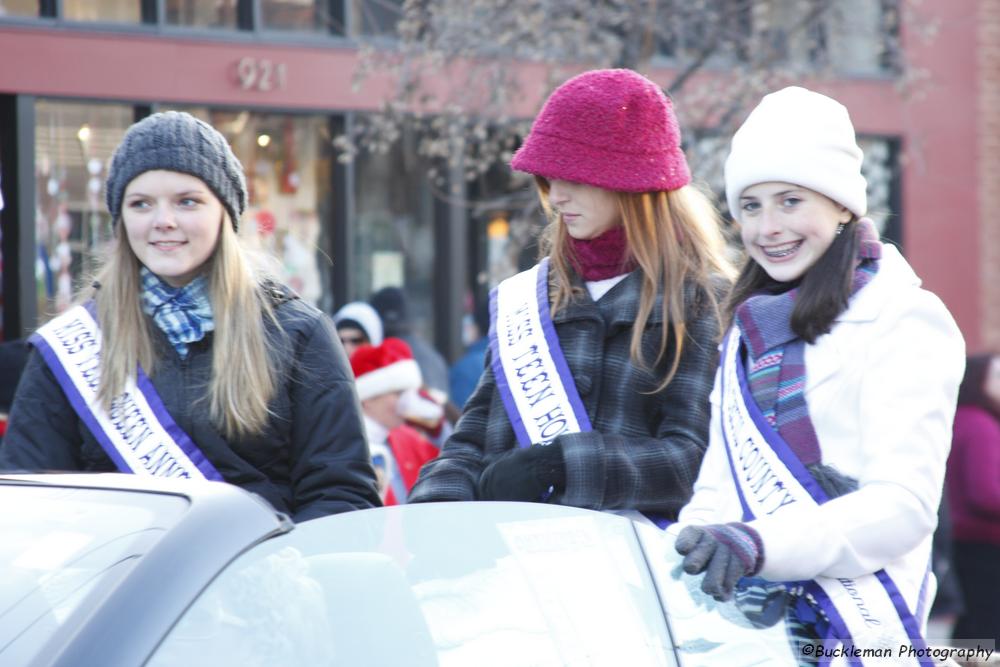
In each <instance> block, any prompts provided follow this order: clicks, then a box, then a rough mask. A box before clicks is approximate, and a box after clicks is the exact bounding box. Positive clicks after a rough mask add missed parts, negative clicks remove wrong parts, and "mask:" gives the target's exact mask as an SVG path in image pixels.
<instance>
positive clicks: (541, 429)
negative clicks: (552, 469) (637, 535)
mask: <svg viewBox="0 0 1000 667" xmlns="http://www.w3.org/2000/svg"><path fill="white" fill-rule="evenodd" d="M548 275H549V258H548V257H546V258H544V259H543V260H542V261H541V262H539V263H538V264H536V265H535V266H533V267H532V268H530V269H528V270H527V271H522V272H521V273H519V274H517V275H516V276H512V277H510V278H508V279H506V280H504V281H503V282H501V283H500V284H499V285H497V287H496V288H495V289H494V290H493V291H492V292H491V293H490V351H491V356H492V364H493V376H494V378H495V379H496V383H497V389H498V390H499V391H500V398H501V399H502V400H503V404H504V408H506V411H507V416H508V417H509V418H510V423H511V426H512V427H513V428H514V434H515V436H516V437H517V444H518V446H520V447H531V446H532V445H533V444H537V445H548V444H549V443H551V442H552V441H553V440H555V439H556V437H557V436H560V435H562V434H563V433H586V432H587V431H590V430H591V428H592V426H591V424H590V418H589V417H588V416H587V411H586V409H585V408H584V407H583V401H582V400H581V399H580V394H579V392H577V390H576V383H575V382H574V381H573V374H572V373H571V372H570V369H569V365H568V364H567V363H566V358H565V357H564V356H563V353H562V348H561V347H560V346H559V337H558V335H557V334H556V328H555V325H554V324H553V323H552V315H551V313H550V308H549V281H548ZM611 512H612V513H613V514H619V515H622V516H625V517H627V518H629V519H632V520H634V521H641V522H643V523H652V524H653V525H655V526H657V527H659V528H665V527H666V525H667V523H668V522H667V521H666V520H665V519H663V518H662V517H658V516H656V515H652V514H649V515H647V514H644V513H642V512H638V511H636V510H612V511H611Z"/></svg>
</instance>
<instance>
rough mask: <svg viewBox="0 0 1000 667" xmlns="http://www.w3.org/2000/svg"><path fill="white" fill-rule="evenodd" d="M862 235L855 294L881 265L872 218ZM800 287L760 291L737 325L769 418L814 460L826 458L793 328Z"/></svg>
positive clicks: (757, 396) (861, 224) (803, 456)
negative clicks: (807, 395)
mask: <svg viewBox="0 0 1000 667" xmlns="http://www.w3.org/2000/svg"><path fill="white" fill-rule="evenodd" d="M856 233H857V234H858V235H859V236H860V239H861V243H860V244H859V246H858V258H859V259H860V260H861V262H860V263H859V264H858V268H857V269H856V270H855V271H854V280H853V284H852V287H851V294H852V295H853V294H857V293H858V291H859V290H860V289H861V288H863V287H864V286H865V285H867V284H868V283H869V282H870V281H871V279H872V277H873V276H874V275H875V273H876V272H877V271H878V259H879V258H880V257H881V256H882V244H881V243H879V240H878V232H877V231H876V230H875V225H874V224H873V223H872V221H871V220H869V219H868V218H862V219H861V220H859V221H858V223H857V232H856ZM797 293H798V288H795V289H791V290H789V291H787V292H785V293H783V294H758V295H755V296H752V297H750V298H749V299H747V300H746V301H744V302H743V303H742V304H740V305H739V307H737V309H736V318H735V319H736V325H737V326H738V327H739V328H740V332H741V333H742V334H743V336H742V338H743V341H744V343H745V344H746V347H747V350H748V352H749V355H748V358H747V361H746V364H747V377H748V380H749V382H750V392H751V393H752V394H753V397H754V400H755V401H756V402H757V405H758V406H759V407H760V409H761V411H762V412H763V413H764V417H765V418H766V419H767V421H768V422H769V423H770V424H771V425H772V426H774V427H775V428H777V430H778V433H779V434H780V435H781V437H782V438H783V439H784V440H785V442H787V443H788V445H789V446H790V447H791V448H792V450H793V451H794V452H795V453H796V455H798V457H799V459H800V460H801V461H802V463H803V464H805V465H807V466H809V465H812V464H818V463H820V462H821V461H822V451H821V450H820V446H819V439H818V438H817V437H816V429H815V428H814V427H813V424H812V420H811V419H810V418H809V406H808V405H807V404H806V399H805V387H806V366H805V347H806V346H805V341H803V340H802V339H801V338H799V337H798V336H797V335H796V334H795V332H793V331H792V328H791V319H792V310H793V309H794V308H795V298H796V295H797Z"/></svg>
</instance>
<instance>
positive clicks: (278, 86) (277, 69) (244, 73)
mask: <svg viewBox="0 0 1000 667" xmlns="http://www.w3.org/2000/svg"><path fill="white" fill-rule="evenodd" d="M236 81H237V82H238V83H239V86H240V88H241V89H243V90H255V91H257V92H261V93H267V92H270V91H272V90H284V89H285V84H286V83H287V81H288V68H287V67H286V66H285V63H276V62H274V61H273V60H268V59H267V58H254V57H253V56H246V57H244V58H240V60H239V61H238V62H237V63H236Z"/></svg>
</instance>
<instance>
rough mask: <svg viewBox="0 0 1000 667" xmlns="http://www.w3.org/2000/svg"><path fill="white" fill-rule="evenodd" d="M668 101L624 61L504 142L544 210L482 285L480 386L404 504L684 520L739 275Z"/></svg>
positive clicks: (559, 98)
mask: <svg viewBox="0 0 1000 667" xmlns="http://www.w3.org/2000/svg"><path fill="white" fill-rule="evenodd" d="M680 144H681V135H680V129H679V128H678V125H677V119H676V117H675V115H674V112H673V109H672V106H671V102H670V100H669V99H668V98H667V97H666V96H665V95H664V93H663V91H662V90H661V89H660V88H659V87H658V86H657V85H656V84H654V83H653V82H652V81H650V80H649V79H646V78H645V77H643V76H640V75H639V74H636V73H635V72H632V71H629V70H622V69H615V70H596V71H590V72H585V73H583V74H581V75H579V76H576V77H574V78H572V79H570V80H569V81H567V82H565V83H564V84H563V85H561V86H560V87H559V88H557V89H556V90H555V91H554V92H553V93H552V95H551V96H550V97H549V99H548V100H547V101H546V103H545V105H544V107H543V108H542V110H541V112H540V113H539V115H538V117H537V118H536V119H535V122H534V124H533V126H532V129H531V132H530V134H529V135H528V137H527V138H526V139H525V141H524V144H523V145H522V146H521V148H520V150H518V152H517V154H516V155H515V156H514V158H513V161H512V162H511V166H512V167H513V168H514V169H517V170H520V171H524V172H527V173H530V174H534V176H535V179H536V183H537V186H538V192H539V196H540V198H541V201H542V205H543V206H544V208H545V210H546V212H547V213H548V215H549V219H550V223H549V226H548V228H547V230H546V233H545V236H544V239H543V254H544V257H543V259H542V261H541V262H540V263H539V264H538V265H537V266H535V267H533V268H532V269H531V270H529V271H526V272H524V273H521V274H518V275H517V276H514V277H512V278H510V279H508V280H506V281H504V282H503V283H502V284H501V285H499V286H498V287H497V289H496V290H494V292H493V294H492V295H491V326H490V329H491V333H490V351H489V356H488V360H487V364H486V368H485V370H484V372H483V375H482V377H481V379H480V381H479V385H478V387H477V388H476V390H475V392H474V393H473V395H472V397H471V398H470V399H469V401H468V403H467V404H466V407H465V410H464V413H463V415H462V418H461V420H460V421H459V422H458V425H457V427H456V430H455V433H454V434H453V435H452V437H451V438H450V439H449V440H448V441H447V442H446V443H445V445H444V447H443V450H442V453H441V455H440V456H439V457H438V458H437V459H436V460H434V461H431V462H430V463H428V464H427V465H426V466H425V467H424V469H423V471H422V473H421V476H420V479H419V480H418V482H417V485H416V486H415V487H414V489H413V491H412V493H411V495H410V500H411V502H412V501H438V500H475V499H478V500H520V501H542V502H551V503H561V504H565V505H574V506H578V507H588V508H595V509H607V510H622V511H629V512H631V511H635V510H640V511H643V512H645V513H647V515H649V516H652V517H655V518H656V519H664V518H666V519H672V518H676V515H677V512H678V510H679V509H680V508H681V506H682V505H683V504H684V503H685V502H686V501H687V499H688V498H689V497H690V494H691V485H692V484H693V482H694V479H695V477H696V475H697V471H698V467H699V465H700V463H701V458H702V454H703V452H704V450H705V446H706V443H707V438H708V418H709V406H708V394H709V390H710V389H711V384H712V377H713V375H714V373H715V368H716V363H717V343H718V334H719V307H718V301H717V297H718V295H719V294H721V293H722V291H723V290H725V289H726V288H727V287H728V285H729V280H730V277H731V274H732V271H731V267H730V265H729V264H728V262H727V259H726V252H725V243H724V240H723V237H722V233H721V230H720V225H719V219H718V216H717V214H716V212H715V209H714V207H713V206H712V204H711V203H710V202H709V201H708V200H707V199H706V198H705V197H704V196H703V195H702V194H701V193H700V192H699V191H698V190H697V189H695V188H694V187H692V186H691V185H689V183H690V181H691V174H690V171H689V169H688V165H687V162H686V161H685V158H684V153H683V152H682V151H681V146H680Z"/></svg>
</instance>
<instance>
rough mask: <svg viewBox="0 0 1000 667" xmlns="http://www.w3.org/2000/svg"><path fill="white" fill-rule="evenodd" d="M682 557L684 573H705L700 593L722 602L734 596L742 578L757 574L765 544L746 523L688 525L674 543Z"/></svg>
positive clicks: (762, 560)
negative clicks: (737, 584) (734, 591)
mask: <svg viewBox="0 0 1000 667" xmlns="http://www.w3.org/2000/svg"><path fill="white" fill-rule="evenodd" d="M674 548H675V549H677V552H678V553H679V554H681V555H683V556H684V571H685V572H687V573H688V574H698V573H699V572H704V573H705V578H704V579H703V580H702V582H701V590H702V591H704V592H705V593H706V594H708V595H711V596H712V597H713V598H715V599H716V600H718V601H719V602H722V601H723V600H728V599H729V598H731V597H732V596H733V589H734V588H735V587H736V582H737V581H739V580H740V578H741V577H747V576H752V575H755V574H757V572H759V571H760V568H761V565H763V563H764V544H763V543H762V542H761V540H760V535H759V534H758V533H757V531H756V530H754V529H753V528H751V527H750V526H748V525H746V524H745V523H727V524H719V523H716V524H711V525H708V526H687V527H686V528H684V530H682V531H681V533H680V535H678V536H677V541H676V542H675V543H674Z"/></svg>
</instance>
